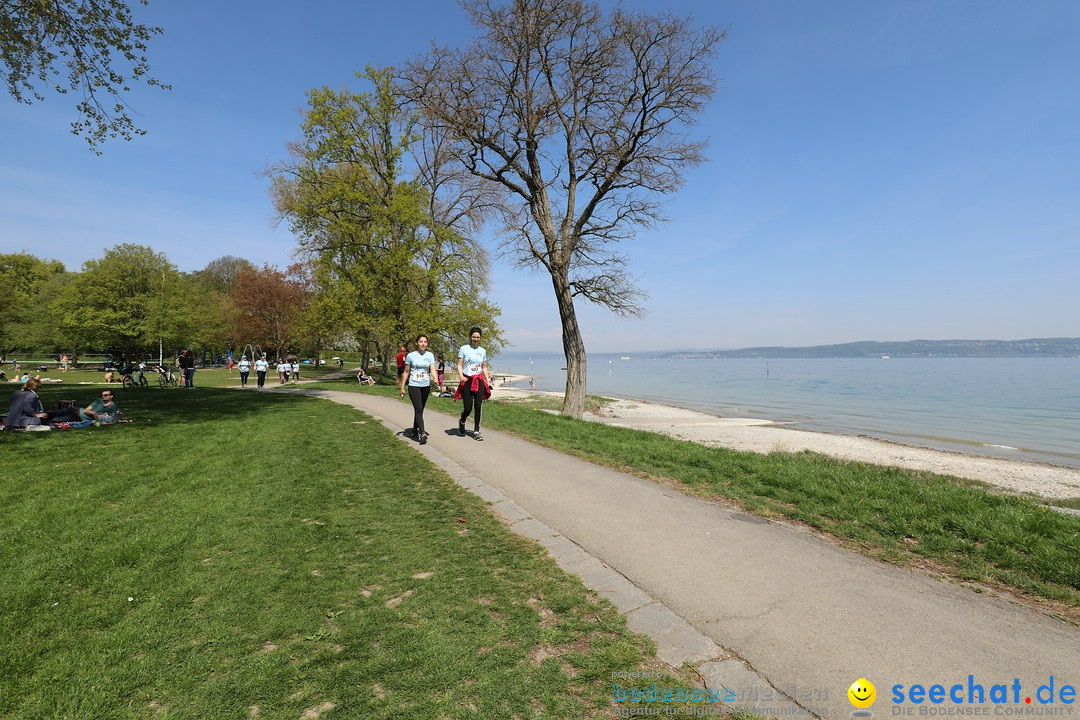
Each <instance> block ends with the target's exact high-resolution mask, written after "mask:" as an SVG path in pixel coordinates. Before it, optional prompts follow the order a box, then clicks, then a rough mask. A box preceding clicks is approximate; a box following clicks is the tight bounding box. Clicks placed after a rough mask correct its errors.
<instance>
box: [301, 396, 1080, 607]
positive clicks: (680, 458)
mask: <svg viewBox="0 0 1080 720" xmlns="http://www.w3.org/2000/svg"><path fill="white" fill-rule="evenodd" d="M319 386H325V387H337V388H338V389H344V388H349V387H350V386H349V385H348V383H320V384H319ZM388 390H389V389H388ZM367 391H369V392H370V391H381V390H379V389H376V388H368V389H367ZM429 407H430V408H431V409H433V410H442V411H444V412H451V413H453V412H456V410H455V409H454V407H453V406H452V405H451V403H450V401H449V400H443V399H434V398H433V399H432V401H431V402H430V404H429ZM458 407H460V406H458ZM543 407H544V405H543V404H542V403H541V404H540V405H538V406H537V408H543ZM484 423H485V425H486V426H487V427H491V428H494V429H500V430H506V431H509V432H513V433H515V434H517V435H520V436H521V437H524V438H526V439H529V440H531V441H534V442H537V443H539V444H542V445H545V446H547V447H551V448H553V449H556V450H559V451H561V452H565V453H568V454H571V455H576V456H578V457H581V458H584V459H587V460H590V461H592V462H596V463H599V464H602V465H607V466H610V467H613V468H616V469H619V470H624V471H627V472H631V473H634V474H638V475H641V476H644V477H650V478H654V479H657V480H662V481H673V482H674V483H675V484H677V486H678V487H679V488H680V489H681V490H683V491H684V492H688V493H691V494H694V495H697V496H700V497H705V498H715V499H722V500H725V501H734V502H736V503H738V504H740V505H742V506H743V507H745V508H746V509H747V510H749V511H751V512H754V513H757V514H760V515H763V516H767V517H769V516H774V517H775V516H779V517H784V518H788V519H791V520H796V521H799V522H801V523H805V524H807V525H809V526H811V527H813V528H816V529H818V530H821V531H823V532H826V533H828V534H830V535H832V536H834V537H836V538H838V539H840V540H841V541H842V542H843V543H844V544H845V545H847V546H848V547H850V548H853V549H856V550H858V551H860V552H862V553H864V554H866V555H869V556H871V557H874V558H878V559H881V560H884V561H886V562H891V563H896V564H900V565H912V564H915V565H919V566H923V567H926V568H927V569H930V570H933V571H937V572H943V573H946V574H948V575H951V576H954V577H956V578H959V579H961V580H964V581H971V582H977V583H989V584H998V585H1003V586H1006V587H1009V588H1012V589H1015V590H1019V591H1021V592H1024V593H1029V594H1031V595H1034V596H1039V597H1043V598H1047V599H1050V600H1053V601H1056V602H1059V603H1062V606H1061V607H1059V608H1058V610H1059V611H1060V612H1062V613H1063V614H1065V615H1066V616H1068V617H1071V618H1072V619H1074V620H1076V619H1078V618H1080V562H1078V561H1077V558H1080V518H1078V517H1075V516H1070V515H1065V514H1062V513H1057V512H1053V511H1050V510H1048V509H1046V508H1045V507H1041V506H1040V504H1039V503H1040V502H1041V501H1040V500H1037V499H1030V498H1024V497H1016V496H1010V495H1001V494H995V493H993V492H990V491H989V490H988V488H987V486H984V485H982V484H979V483H974V482H972V481H967V480H962V479H958V478H951V477H946V476H941V475H935V474H932V473H926V472H917V471H911V470H903V469H897V468H887V467H880V466H876V465H869V464H864V463H855V462H846V461H842V460H837V459H833V458H830V457H826V456H824V455H818V454H814V453H810V452H803V453H798V454H789V453H770V454H767V455H763V454H759V453H751V452H740V451H735V450H727V449H723V448H707V447H705V446H703V445H699V444H696V443H691V442H684V441H679V440H675V439H672V438H669V437H667V436H664V435H660V434H657V433H650V432H643V431H639V430H631V429H627V428H619V427H612V426H610V425H602V424H599V423H592V422H586V421H582V420H572V419H569V418H565V417H562V416H559V415H553V414H551V413H549V412H538V411H537V409H534V407H531V406H530V405H529V404H527V403H524V404H523V403H520V402H508V403H500V404H498V405H496V406H495V407H493V408H491V409H490V410H488V411H485V413H484Z"/></svg>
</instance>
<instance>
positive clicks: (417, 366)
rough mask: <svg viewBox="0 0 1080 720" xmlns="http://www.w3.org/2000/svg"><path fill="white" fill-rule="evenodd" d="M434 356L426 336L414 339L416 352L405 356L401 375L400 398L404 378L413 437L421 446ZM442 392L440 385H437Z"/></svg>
mask: <svg viewBox="0 0 1080 720" xmlns="http://www.w3.org/2000/svg"><path fill="white" fill-rule="evenodd" d="M434 365H435V356H434V355H432V354H431V353H430V352H429V351H428V339H427V335H420V336H419V337H417V338H416V350H413V351H412V352H411V353H409V354H408V355H406V356H405V368H406V370H408V372H405V373H402V375H401V397H405V383H406V378H407V379H408V383H409V400H411V401H412V406H413V437H414V438H416V439H417V440H419V441H420V444H421V445H423V444H425V443H426V442H427V441H428V434H427V431H426V430H425V429H424V406H425V405H427V399H428V395H430V394H431V374H432V371H433V370H434V369H435V368H434ZM439 392H442V385H441V384H440V385H439Z"/></svg>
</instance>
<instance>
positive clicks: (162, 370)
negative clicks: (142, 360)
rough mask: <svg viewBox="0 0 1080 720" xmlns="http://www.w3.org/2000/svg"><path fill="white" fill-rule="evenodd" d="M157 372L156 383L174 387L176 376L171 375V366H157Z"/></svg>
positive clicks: (164, 386)
mask: <svg viewBox="0 0 1080 720" xmlns="http://www.w3.org/2000/svg"><path fill="white" fill-rule="evenodd" d="M157 374H158V385H160V386H161V387H163V388H166V387H169V386H170V385H171V386H173V387H176V376H175V375H173V371H172V368H167V367H159V368H157Z"/></svg>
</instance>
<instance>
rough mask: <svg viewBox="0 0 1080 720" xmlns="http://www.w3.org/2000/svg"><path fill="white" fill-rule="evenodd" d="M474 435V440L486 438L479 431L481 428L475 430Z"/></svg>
mask: <svg viewBox="0 0 1080 720" xmlns="http://www.w3.org/2000/svg"><path fill="white" fill-rule="evenodd" d="M472 436H473V440H483V439H484V436H483V435H481V434H480V431H479V430H477V431H476V432H474V433H473V434H472Z"/></svg>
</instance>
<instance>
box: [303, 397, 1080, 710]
mask: <svg viewBox="0 0 1080 720" xmlns="http://www.w3.org/2000/svg"><path fill="white" fill-rule="evenodd" d="M302 392H307V393H309V394H312V395H317V396H320V397H325V398H329V399H332V400H334V401H336V402H340V403H344V404H347V405H352V406H354V407H356V408H358V409H360V410H363V411H364V412H367V413H369V414H371V415H373V416H375V417H377V418H379V419H380V420H382V421H383V422H384V423H385V424H387V425H388V426H389V427H391V428H393V429H395V430H397V431H400V430H401V428H404V427H409V426H411V424H412V407H411V405H410V404H409V403H408V402H401V401H397V400H395V399H392V398H386V397H380V396H373V395H365V394H363V393H352V392H334V391H302ZM489 412H495V413H497V412H498V408H497V407H492V408H491V409H490V410H489ZM426 419H427V425H428V431H429V433H430V434H431V438H430V441H429V443H428V445H425V446H419V445H415V444H414V446H415V447H416V448H417V449H418V451H420V452H421V453H423V454H425V455H426V456H427V457H429V458H430V459H432V460H433V461H434V462H436V463H437V464H438V465H440V466H441V467H443V468H445V469H446V470H447V471H448V472H449V473H450V474H451V476H453V477H455V478H456V479H457V480H458V482H459V483H461V484H463V485H465V486H466V487H468V488H470V489H471V490H472V491H473V492H476V493H477V494H478V495H480V496H481V497H484V498H485V499H487V500H488V501H490V502H492V503H493V506H494V509H495V510H496V511H497V512H499V513H501V514H502V515H503V516H504V517H505V518H506V519H507V522H509V523H510V524H511V527H512V528H513V529H515V530H517V531H518V532H521V533H522V534H525V535H528V536H530V537H534V538H536V539H538V540H539V541H540V542H541V543H542V544H544V545H545V546H546V547H548V549H549V550H550V551H551V552H552V554H553V555H554V556H555V557H556V559H557V560H558V561H559V562H560V564H562V565H563V566H564V567H566V568H568V569H569V570H570V571H571V572H576V573H577V574H579V575H580V576H582V577H583V578H584V579H585V582H586V584H588V585H590V586H591V587H593V588H594V589H596V590H597V591H598V592H599V593H600V594H601V595H603V596H605V597H608V598H609V599H611V600H612V601H613V602H614V603H615V604H616V605H617V606H618V607H619V609H620V610H621V611H623V612H624V613H625V614H627V617H628V620H629V622H630V625H631V627H632V628H634V629H637V630H639V631H641V632H646V633H647V634H651V635H653V636H654V638H655V639H657V641H658V646H659V648H660V652H659V654H660V657H661V659H662V660H664V661H665V662H668V663H671V664H674V665H679V664H681V663H682V662H684V661H687V662H692V663H695V664H698V668H699V671H700V672H701V674H702V675H703V677H704V678H705V681H706V682H707V684H708V685H709V687H715V686H718V685H723V686H725V687H727V688H731V689H733V690H735V691H736V692H737V695H738V697H739V698H741V699H742V704H743V705H744V706H751V707H753V708H754V709H756V710H757V711H758V712H762V713H763V714H774V715H778V716H786V715H787V714H792V713H794V714H798V713H799V712H801V711H799V710H798V709H797V708H794V707H792V706H791V705H790V704H789V703H788V702H787V700H788V699H792V700H794V701H795V702H796V703H797V704H798V705H799V706H800V707H801V708H802V709H803V710H810V711H812V713H813V714H815V715H819V716H830V717H834V718H836V717H846V716H848V715H850V713H851V712H852V710H853V709H854V708H853V707H852V706H851V704H850V703H849V702H848V700H847V695H846V693H847V688H848V686H849V685H851V683H852V682H854V681H855V680H857V679H859V678H863V677H865V678H867V679H868V680H870V681H871V682H873V683H874V684H875V685H876V686H877V697H878V699H877V702H876V704H875V705H874V706H873V707H872V708H871V710H873V711H874V713H875V714H876V715H877V716H878V717H884V716H891V715H895V714H898V713H897V712H896V710H897V708H896V707H895V706H894V705H893V704H892V702H891V696H892V687H893V686H894V685H897V684H902V685H904V686H905V688H909V687H910V686H912V685H914V684H920V685H922V686H923V687H924V688H925V689H926V690H927V691H929V690H930V688H931V686H933V685H942V686H944V688H945V692H946V693H948V692H949V691H950V689H951V688H952V687H953V686H954V685H962V686H963V689H962V690H958V691H957V692H958V693H959V694H960V696H962V697H963V698H964V703H965V704H964V705H959V706H956V705H954V704H953V703H952V702H951V701H949V699H948V697H946V702H945V703H944V704H941V705H932V704H929V703H924V704H922V705H911V704H908V707H910V708H913V714H914V715H919V714H920V710H923V711H930V712H931V713H933V714H938V713H940V714H945V712H946V711H948V710H949V709H950V708H952V709H953V710H952V712H953V713H954V714H955V713H956V710H957V709H959V711H960V713H961V714H962V713H964V712H965V709H966V710H967V711H971V710H975V712H974V714H982V710H984V709H985V710H986V714H988V715H998V716H1001V715H1004V714H1005V713H1006V712H1007V711H1008V712H1011V710H1013V709H1015V710H1017V711H1018V714H1020V713H1024V712H1025V711H1030V710H1048V709H1051V708H1054V709H1056V712H1057V714H1060V715H1062V716H1068V715H1069V712H1067V711H1070V710H1071V711H1075V714H1076V716H1077V717H1080V703H1076V704H1074V705H1062V704H1055V705H1053V706H1050V705H1047V706H1041V705H1039V703H1038V701H1037V700H1036V696H1035V694H1036V690H1037V689H1038V687H1039V686H1040V685H1044V684H1047V683H1048V682H1049V681H1050V677H1051V676H1053V677H1054V683H1055V693H1057V692H1059V691H1060V689H1061V686H1062V685H1064V684H1069V685H1072V686H1074V687H1077V686H1080V630H1078V629H1077V628H1076V627H1074V626H1071V625H1067V624H1065V623H1063V622H1061V621H1059V620H1056V619H1054V618H1051V617H1048V616H1046V615H1044V614H1041V613H1039V612H1036V611H1033V610H1031V609H1029V608H1028V607H1025V606H1023V605H1020V604H1018V603H1014V602H1010V601H1008V600H1006V599H1002V598H999V597H994V596H991V595H989V594H979V593H976V592H974V591H972V590H969V589H965V588H962V587H957V586H956V585H953V584H950V583H948V582H943V581H939V580H935V579H933V578H931V577H928V576H927V575H925V574H923V573H920V572H914V571H908V570H903V569H900V568H896V567H892V566H888V565H884V564H881V563H878V562H875V561H872V560H869V559H867V558H864V557H861V556H859V555H856V554H854V553H851V552H848V551H846V550H843V549H839V548H837V547H835V546H833V545H832V544H830V543H829V542H827V541H825V540H823V539H821V538H819V537H817V536H816V535H814V534H813V533H811V532H809V531H807V530H804V529H802V528H798V527H793V526H789V525H785V524H781V523H776V522H770V521H766V520H763V519H760V518H757V517H753V516H750V515H747V514H744V513H742V512H739V511H737V510H735V509H733V508H731V507H725V506H722V505H718V504H716V503H711V502H707V501H705V500H701V499H697V498H691V497H687V496H684V495H682V494H680V493H678V492H676V491H674V490H672V489H671V488H669V487H666V486H664V485H661V484H658V483H655V482H651V481H648V480H643V479H641V478H637V477H634V476H632V475H627V474H624V473H619V472H616V471H614V470H610V469H607V468H602V467H599V466H596V465H592V464H590V463H588V462H585V461H582V460H578V459H575V458H571V457H568V456H566V455H562V454H560V453H557V452H554V451H551V450H548V449H545V448H542V447H540V446H538V445H534V444H532V443H529V442H526V441H524V440H521V439H518V438H515V437H513V436H510V435H507V434H504V433H499V432H495V431H490V430H486V429H485V430H484V437H485V441H484V442H477V441H474V440H472V439H471V438H469V437H460V436H459V435H458V433H457V422H456V418H452V417H450V416H447V415H443V414H440V413H436V412H433V411H431V410H429V411H427V414H426ZM470 423H471V421H470ZM470 427H471V424H470ZM407 442H410V443H412V440H407ZM1078 562H1080V558H1078ZM627 581H629V582H627ZM733 656H737V657H734V659H733ZM969 675H973V676H974V680H973V682H974V683H976V684H979V685H982V686H983V687H984V691H985V699H986V704H985V705H982V706H979V705H975V706H974V708H973V707H972V706H971V705H967V704H966V703H967V694H968V689H967V688H968V682H969V680H968V676H969ZM1014 678H1016V679H1019V680H1020V683H1021V688H1022V690H1021V695H1020V704H1019V705H1018V706H1017V705H1014V704H1012V702H1011V700H1012V697H1011V695H1012V682H1013V679H1014ZM766 682H767V683H768V684H771V686H772V688H774V689H775V690H770V689H769V688H768V686H767V685H766V684H765V683H766ZM643 684H646V683H643ZM995 684H1004V685H1008V686H1009V695H1010V697H1009V700H1010V703H1009V704H1008V705H994V704H991V702H990V692H991V686H992V685H995ZM770 694H771V695H772V697H771V698H770ZM1026 697H1031V698H1032V704H1031V705H1027V704H1025V702H1024V699H1025V698H1026Z"/></svg>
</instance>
